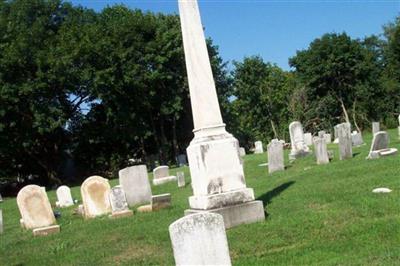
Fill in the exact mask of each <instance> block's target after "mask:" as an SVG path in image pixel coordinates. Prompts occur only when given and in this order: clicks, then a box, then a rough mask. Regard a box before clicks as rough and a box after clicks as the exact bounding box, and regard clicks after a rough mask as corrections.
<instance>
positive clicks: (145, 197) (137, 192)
mask: <svg viewBox="0 0 400 266" xmlns="http://www.w3.org/2000/svg"><path fill="white" fill-rule="evenodd" d="M118 176H119V184H120V185H121V187H122V189H123V190H124V192H125V196H126V201H127V202H128V205H129V206H130V207H132V206H135V205H138V204H145V203H150V202H151V195H152V193H151V187H150V182H149V177H148V174H147V167H146V165H144V164H143V165H135V166H130V167H126V168H124V169H122V170H120V171H119V172H118Z"/></svg>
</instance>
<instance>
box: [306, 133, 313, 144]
mask: <svg viewBox="0 0 400 266" xmlns="http://www.w3.org/2000/svg"><path fill="white" fill-rule="evenodd" d="M304 142H305V143H306V145H307V146H311V145H312V135H311V133H305V134H304Z"/></svg>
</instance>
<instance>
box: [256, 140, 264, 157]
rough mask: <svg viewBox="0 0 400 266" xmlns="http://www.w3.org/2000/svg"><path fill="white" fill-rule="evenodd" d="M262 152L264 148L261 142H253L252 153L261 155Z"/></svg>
mask: <svg viewBox="0 0 400 266" xmlns="http://www.w3.org/2000/svg"><path fill="white" fill-rule="evenodd" d="M263 152H264V148H263V144H262V141H260V140H258V141H256V142H254V153H255V154H259V153H263Z"/></svg>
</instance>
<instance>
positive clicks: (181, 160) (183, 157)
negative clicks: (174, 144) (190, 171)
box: [176, 154, 187, 167]
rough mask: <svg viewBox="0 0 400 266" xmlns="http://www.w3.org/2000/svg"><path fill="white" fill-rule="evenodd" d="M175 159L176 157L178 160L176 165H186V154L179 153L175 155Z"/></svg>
mask: <svg viewBox="0 0 400 266" xmlns="http://www.w3.org/2000/svg"><path fill="white" fill-rule="evenodd" d="M176 159H177V161H178V166H179V167H181V166H184V165H187V157H186V154H179V155H178V156H177V157H176Z"/></svg>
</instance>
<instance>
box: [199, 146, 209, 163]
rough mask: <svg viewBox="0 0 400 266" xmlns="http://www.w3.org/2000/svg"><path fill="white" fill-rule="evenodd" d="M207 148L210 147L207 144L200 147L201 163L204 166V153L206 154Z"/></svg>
mask: <svg viewBox="0 0 400 266" xmlns="http://www.w3.org/2000/svg"><path fill="white" fill-rule="evenodd" d="M209 148H210V146H209V145H208V144H206V145H201V146H200V154H201V161H202V162H203V164H204V165H205V157H206V153H207V152H208V150H209Z"/></svg>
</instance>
